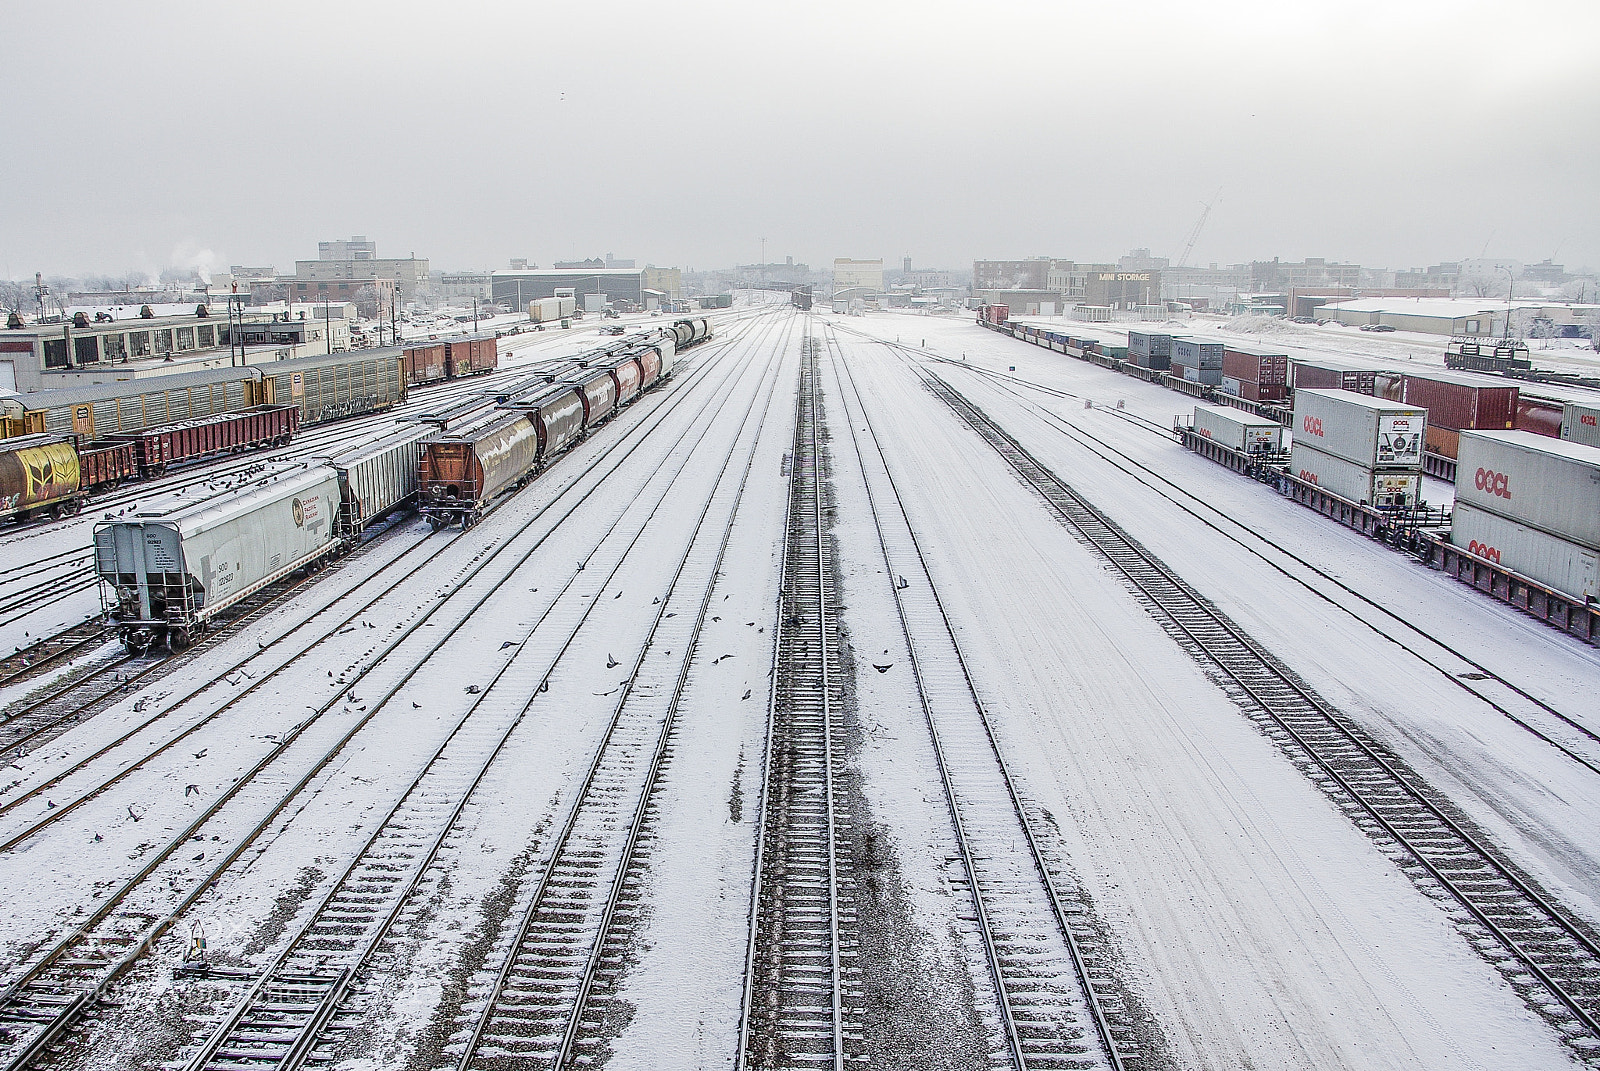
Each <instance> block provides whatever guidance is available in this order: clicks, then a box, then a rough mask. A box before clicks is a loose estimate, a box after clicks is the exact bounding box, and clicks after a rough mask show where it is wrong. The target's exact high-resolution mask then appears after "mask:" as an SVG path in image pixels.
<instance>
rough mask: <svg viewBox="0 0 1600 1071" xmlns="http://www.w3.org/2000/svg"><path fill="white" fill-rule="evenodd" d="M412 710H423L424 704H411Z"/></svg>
mask: <svg viewBox="0 0 1600 1071" xmlns="http://www.w3.org/2000/svg"><path fill="white" fill-rule="evenodd" d="M411 709H412V710H421V709H422V704H421V703H412V704H411Z"/></svg>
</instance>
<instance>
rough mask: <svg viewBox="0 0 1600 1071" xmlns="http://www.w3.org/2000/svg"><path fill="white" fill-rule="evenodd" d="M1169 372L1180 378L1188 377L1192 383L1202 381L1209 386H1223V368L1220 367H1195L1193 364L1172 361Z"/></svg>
mask: <svg viewBox="0 0 1600 1071" xmlns="http://www.w3.org/2000/svg"><path fill="white" fill-rule="evenodd" d="M1168 374H1170V375H1174V376H1177V377H1178V378H1179V379H1187V380H1188V381H1189V382H1190V383H1201V384H1204V385H1205V386H1208V387H1220V386H1222V369H1220V368H1195V367H1193V366H1192V365H1186V364H1179V363H1178V362H1177V361H1173V362H1172V367H1171V368H1170V369H1168Z"/></svg>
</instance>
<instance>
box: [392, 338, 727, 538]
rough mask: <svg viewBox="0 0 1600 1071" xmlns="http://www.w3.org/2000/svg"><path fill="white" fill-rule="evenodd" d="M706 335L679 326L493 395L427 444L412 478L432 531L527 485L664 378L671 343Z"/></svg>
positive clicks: (473, 516) (673, 349)
mask: <svg viewBox="0 0 1600 1071" xmlns="http://www.w3.org/2000/svg"><path fill="white" fill-rule="evenodd" d="M709 336H710V326H709V324H708V323H707V322H706V321H705V320H680V321H678V322H677V323H676V324H674V325H673V327H672V329H671V330H669V331H664V332H662V333H660V334H659V335H656V336H653V337H646V338H643V339H638V338H636V339H631V340H629V341H628V342H627V344H625V345H623V346H612V347H609V348H608V349H606V350H604V351H601V353H600V354H599V355H598V357H599V359H598V360H594V361H589V362H585V364H586V365H587V367H586V368H585V369H583V370H582V371H581V373H580V374H576V375H574V376H572V377H571V378H568V379H565V380H562V381H560V382H549V383H545V382H537V383H533V384H530V385H528V386H527V387H525V388H524V389H522V390H520V391H516V392H512V393H508V394H505V395H502V396H500V397H499V398H498V399H497V404H496V406H495V409H494V411H493V412H492V413H490V414H488V416H487V417H486V419H483V420H482V421H481V422H478V423H476V424H471V425H469V426H467V427H463V428H461V429H460V430H457V431H454V432H449V433H447V434H445V435H442V436H440V437H439V438H437V439H434V440H433V441H431V442H430V443H429V444H428V448H427V450H426V451H425V452H424V454H423V457H422V466H421V471H420V474H419V477H418V483H419V488H418V491H419V500H420V507H421V511H422V514H423V516H425V517H427V518H428V522H429V523H430V524H431V525H432V526H433V529H434V531H438V530H439V529H441V528H444V527H446V526H447V525H451V524H460V525H461V527H462V528H463V529H465V528H470V527H471V526H472V525H474V524H476V523H477V522H478V520H479V518H480V517H482V515H483V514H484V512H486V511H487V510H488V509H489V507H490V506H491V505H492V504H493V503H494V501H495V500H496V499H497V498H499V497H500V496H501V495H502V494H505V493H507V492H512V491H515V490H517V489H518V488H520V487H521V486H523V484H525V483H527V482H528V481H529V480H531V479H533V478H534V477H535V476H537V475H538V474H539V473H540V472H542V471H543V470H544V468H545V467H546V466H547V465H549V464H550V462H551V461H553V460H554V459H555V458H557V457H559V456H560V455H561V454H562V453H564V452H565V451H567V450H569V449H571V448H572V447H573V446H575V445H577V443H578V442H580V441H581V440H582V439H583V438H584V437H585V436H586V435H588V434H589V433H590V432H591V431H593V430H594V429H595V428H596V427H598V426H599V425H601V424H603V423H605V422H606V421H607V420H609V419H611V417H612V416H614V415H615V414H616V412H617V411H618V410H620V409H621V408H622V407H624V406H626V405H627V404H628V403H630V402H632V401H633V400H634V399H635V398H637V397H638V396H639V395H640V394H641V393H643V392H644V391H646V390H649V389H650V388H652V387H654V386H656V385H657V384H658V383H660V382H662V381H664V380H665V379H666V378H667V377H668V376H670V375H671V374H672V370H673V367H674V365H675V364H676V354H677V350H678V348H679V346H678V339H680V338H683V339H687V340H688V341H687V342H686V343H685V345H686V346H692V345H694V344H696V343H697V342H701V341H704V340H705V339H706V338H708V337H709Z"/></svg>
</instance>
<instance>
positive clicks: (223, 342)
mask: <svg viewBox="0 0 1600 1071" xmlns="http://www.w3.org/2000/svg"><path fill="white" fill-rule="evenodd" d="M343 312H344V309H343V307H342V306H340V305H339V304H334V305H332V306H330V307H328V308H323V307H321V306H317V307H302V306H296V308H295V311H294V313H293V314H292V315H291V314H289V313H287V312H285V313H281V314H276V315H272V316H270V317H259V318H254V317H253V318H252V319H250V320H249V321H247V322H246V323H245V325H244V328H243V341H244V344H245V346H246V347H255V348H256V349H257V351H258V353H257V354H254V355H247V357H246V360H247V361H251V360H255V359H258V358H259V359H264V360H276V359H277V358H278V357H279V355H280V351H284V352H283V355H285V356H303V355H306V354H315V353H337V352H340V351H342V350H347V349H349V348H350V321H349V320H348V319H347V318H345V316H344V315H343ZM228 342H229V338H228V320H227V317H226V316H225V315H216V316H211V315H208V316H205V317H200V316H196V315H195V314H194V313H193V312H190V313H188V314H187V315H183V316H155V317H148V318H145V317H136V318H128V319H119V320H107V321H102V322H99V323H96V322H95V321H93V320H89V319H88V318H87V317H85V318H83V320H82V322H78V323H74V322H73V319H70V318H69V319H65V320H58V321H56V322H54V323H42V324H40V323H35V324H26V325H24V326H22V327H18V328H8V329H5V330H0V390H13V391H18V392H21V393H28V392H31V391H36V390H45V389H49V388H53V387H67V386H75V385H78V384H82V383H105V382H111V381H114V380H122V379H140V378H143V377H145V376H150V375H164V374H167V373H171V372H175V371H180V370H181V371H194V370H196V369H201V368H214V367H219V366H223V365H227V364H229V363H230V362H231V361H233V360H234V357H233V354H232V352H231V351H230V349H229V346H228Z"/></svg>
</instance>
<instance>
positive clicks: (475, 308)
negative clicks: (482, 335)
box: [472, 298, 478, 335]
mask: <svg viewBox="0 0 1600 1071" xmlns="http://www.w3.org/2000/svg"><path fill="white" fill-rule="evenodd" d="M472 333H473V334H474V335H476V334H477V333H478V299H477V298H473V299H472Z"/></svg>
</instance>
